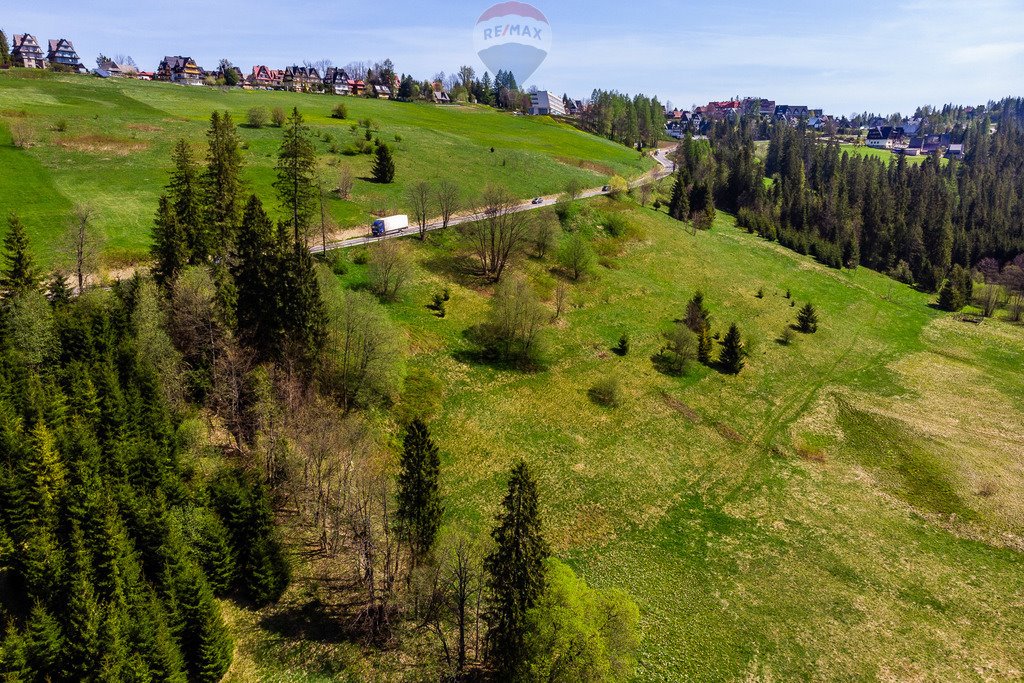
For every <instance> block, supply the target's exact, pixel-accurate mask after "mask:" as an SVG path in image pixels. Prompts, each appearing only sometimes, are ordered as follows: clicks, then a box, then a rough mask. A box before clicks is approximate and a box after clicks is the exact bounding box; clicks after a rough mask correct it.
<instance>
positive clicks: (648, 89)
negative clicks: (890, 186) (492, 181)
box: [0, 0, 1024, 114]
mask: <svg viewBox="0 0 1024 683" xmlns="http://www.w3.org/2000/svg"><path fill="white" fill-rule="evenodd" d="M492 1H493V0H492ZM492 1H488V0H484V1H483V2H476V1H470V0H422V1H420V2H396V1H394V0H374V1H373V2H352V1H351V0H277V1H276V2H269V1H266V0H245V1H244V2H243V1H242V0H217V1H215V2H213V1H211V0H206V1H202V0H173V1H172V0H166V1H161V2H153V1H147V0H139V1H137V2H129V3H113V4H111V3H110V2H98V1H97V0H76V1H75V2H69V3H56V4H55V3H43V2H35V3H24V2H14V0H4V2H3V4H4V5H5V7H2V8H0V28H3V29H4V30H5V31H6V32H7V34H8V35H11V34H13V33H23V32H28V33H32V34H33V35H35V36H36V37H37V38H38V39H39V41H40V43H44V41H45V40H47V39H49V38H57V37H66V38H69V39H71V40H72V41H73V42H74V44H75V46H76V48H77V49H78V52H79V54H80V55H81V56H82V59H83V62H85V63H86V64H87V65H89V66H90V67H91V66H93V65H94V60H95V57H96V55H97V54H99V53H100V52H103V53H104V54H107V55H111V56H113V55H115V54H128V55H131V56H132V57H133V58H134V59H135V61H136V62H137V63H138V64H139V66H140V67H141V68H142V69H145V70H153V69H155V68H156V66H157V64H158V63H159V61H160V59H161V58H162V57H163V56H164V55H177V54H183V55H189V56H192V57H193V58H195V59H196V61H197V62H199V64H200V65H201V66H203V67H204V68H207V69H214V68H216V65H217V62H218V61H219V60H220V59H221V58H224V57H226V58H228V59H230V60H231V61H232V63H234V64H235V65H236V66H240V67H241V68H242V70H243V72H245V73H249V71H250V69H251V67H252V65H254V64H267V65H268V66H271V67H284V66H286V65H289V64H293V63H298V64H302V62H303V61H304V60H309V61H315V60H318V59H323V58H327V59H330V60H332V61H333V63H334V64H336V65H339V66H342V65H345V64H347V63H349V62H352V61H356V60H363V61H378V60H382V59H384V58H385V57H389V58H390V59H392V61H393V62H394V63H395V66H396V70H398V71H400V72H403V73H411V74H413V75H414V76H416V77H417V78H419V79H421V80H422V79H424V78H431V77H433V76H434V74H436V73H437V72H439V71H444V72H446V73H451V72H453V71H455V70H457V69H458V67H459V66H460V65H463V64H469V65H470V66H473V67H474V68H475V69H476V70H477V71H478V73H482V72H483V70H484V65H483V64H482V63H481V61H480V59H479V58H478V56H477V55H476V53H475V52H474V48H473V28H474V25H475V24H476V21H477V18H478V17H480V15H481V14H482V13H483V12H484V10H486V9H487V8H488V7H489V6H490V5H491V4H492ZM532 4H533V5H534V6H535V7H537V8H538V9H540V10H541V11H542V12H543V13H544V14H545V15H546V17H547V19H548V21H549V23H550V26H551V33H552V46H551V50H550V53H549V54H548V57H547V60H546V61H545V62H544V63H543V64H542V65H541V67H540V68H539V69H538V70H537V72H536V73H535V74H534V75H533V77H532V78H530V80H529V81H528V82H527V83H526V85H528V86H529V85H535V86H537V87H538V88H540V89H544V90H553V91H555V92H558V93H563V92H564V93H568V94H569V95H570V96H571V97H574V98H581V99H584V98H586V97H588V96H589V95H590V93H591V92H592V90H593V89H594V88H601V89H606V90H619V91H621V92H627V93H630V94H636V93H644V94H646V95H656V96H658V97H659V99H661V101H662V102H666V101H669V102H671V103H672V104H674V105H675V106H678V107H680V108H689V107H690V106H692V105H694V104H703V103H706V102H707V101H709V100H722V99H729V98H731V97H734V96H741V97H743V96H756V97H764V98H768V99H774V100H776V101H777V102H778V103H779V104H803V105H807V106H810V107H815V108H817V107H821V108H824V109H825V110H826V111H828V112H830V113H833V114H850V113H854V112H862V111H869V112H876V113H884V114H888V113H892V112H902V113H904V114H910V113H913V110H914V109H915V108H916V107H917V106H919V105H923V104H932V105H938V106H941V105H942V104H945V103H947V102H953V103H957V104H983V103H985V102H987V101H988V100H990V99H999V98H1001V97H1004V96H1007V95H1014V96H1021V95H1024V30H1022V29H1024V0H885V1H883V0H859V1H858V2H850V1H849V0H842V1H836V0H776V1H775V2H765V1H764V0H721V1H716V0H700V1H699V2H697V1H693V0H674V1H671V0H645V1H644V2H642V3H641V4H640V5H633V4H632V3H631V2H622V1H621V0H618V1H616V2H610V1H607V0H590V1H583V0H557V2H556V0H534V2H533V3H532Z"/></svg>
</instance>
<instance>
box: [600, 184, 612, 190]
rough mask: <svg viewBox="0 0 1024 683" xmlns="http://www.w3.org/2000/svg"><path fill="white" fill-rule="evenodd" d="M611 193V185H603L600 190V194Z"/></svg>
mask: <svg viewBox="0 0 1024 683" xmlns="http://www.w3.org/2000/svg"><path fill="white" fill-rule="evenodd" d="M611 191H612V186H611V185H605V186H604V187H602V188H601V192H611Z"/></svg>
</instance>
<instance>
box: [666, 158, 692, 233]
mask: <svg viewBox="0 0 1024 683" xmlns="http://www.w3.org/2000/svg"><path fill="white" fill-rule="evenodd" d="M668 215H669V216H671V217H672V218H675V219H676V220H677V221H685V220H686V219H687V218H689V217H690V196H689V193H688V192H687V189H686V181H685V179H684V178H683V171H682V169H680V170H679V171H677V172H676V182H675V185H673V186H672V201H671V203H669V205H668Z"/></svg>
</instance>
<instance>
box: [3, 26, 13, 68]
mask: <svg viewBox="0 0 1024 683" xmlns="http://www.w3.org/2000/svg"><path fill="white" fill-rule="evenodd" d="M13 66H14V61H13V60H12V59H11V57H10V44H9V43H8V42H7V34H5V33H4V32H3V29H0V69H10V68H11V67H13Z"/></svg>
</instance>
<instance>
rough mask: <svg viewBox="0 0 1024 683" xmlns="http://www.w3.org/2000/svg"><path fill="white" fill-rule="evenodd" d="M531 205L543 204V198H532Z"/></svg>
mask: <svg viewBox="0 0 1024 683" xmlns="http://www.w3.org/2000/svg"><path fill="white" fill-rule="evenodd" d="M532 203H533V204H534V205H537V204H543V203H544V198H543V197H534V198H533V202H532Z"/></svg>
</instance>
